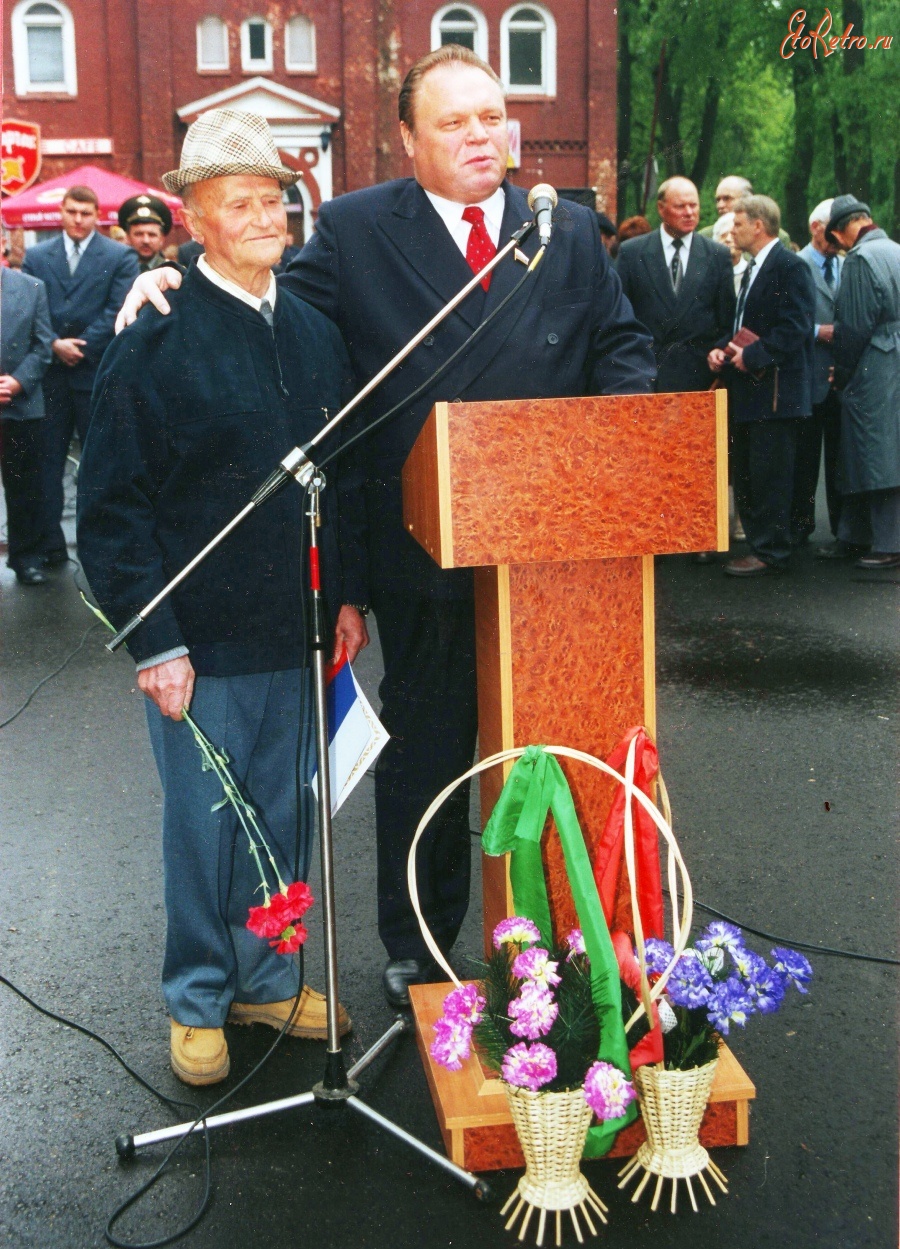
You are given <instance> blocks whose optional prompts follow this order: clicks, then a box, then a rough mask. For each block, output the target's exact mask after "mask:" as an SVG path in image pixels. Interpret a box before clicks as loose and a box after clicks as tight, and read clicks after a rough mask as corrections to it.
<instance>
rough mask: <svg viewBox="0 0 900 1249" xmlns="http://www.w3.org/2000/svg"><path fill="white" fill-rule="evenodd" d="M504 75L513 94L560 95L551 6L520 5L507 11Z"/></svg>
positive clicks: (502, 39)
mask: <svg viewBox="0 0 900 1249" xmlns="http://www.w3.org/2000/svg"><path fill="white" fill-rule="evenodd" d="M500 77H501V78H502V79H503V84H504V86H505V87H506V89H507V91H509V93H510V94H511V95H555V94H556V22H555V21H554V20H553V16H552V14H550V13H549V12H548V11H547V9H544V8H539V7H538V6H537V5H531V4H529V5H517V6H516V7H515V8H514V9H508V10H507V11H506V13H504V15H503V17H502V18H501V19H500Z"/></svg>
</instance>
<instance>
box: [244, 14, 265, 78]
mask: <svg viewBox="0 0 900 1249" xmlns="http://www.w3.org/2000/svg"><path fill="white" fill-rule="evenodd" d="M271 68H272V27H271V26H270V25H269V23H268V22H267V21H266V19H265V18H264V17H250V18H248V19H247V21H246V22H244V23H243V25H242V26H241V69H244V70H248V71H250V72H251V73H254V74H255V73H258V72H259V71H260V70H261V69H264V70H270V69H271Z"/></svg>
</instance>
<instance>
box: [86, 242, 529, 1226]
mask: <svg viewBox="0 0 900 1249" xmlns="http://www.w3.org/2000/svg"><path fill="white" fill-rule="evenodd" d="M534 228H535V223H534V222H533V221H529V222H526V224H525V225H523V226H522V227H521V228H520V229H518V230H517V231H516V232H515V233H514V234H513V235H512V237H511V238H510V240H509V242H508V243H507V244H506V245H505V246H504V247H503V248H502V250H500V251H498V252H497V253H496V254H495V255H494V256H493V257H492V258H491V259H490V260H489V261H488V263H487V264H486V265H485V266H484V268H483V269H482V270H481V271H480V272H479V273H477V274H475V276H474V277H473V278H472V279H471V281H469V282H467V283H466V285H465V286H464V287H463V288H462V290H460V291H459V292H458V294H456V295H455V296H454V297H453V298H452V299H451V300H450V302H449V303H447V304H446V305H445V306H444V307H443V308H442V309H441V310H440V311H439V312H438V313H437V314H436V315H435V316H434V317H432V319H431V320H430V321H429V322H428V324H427V325H425V326H423V327H422V329H421V330H419V332H418V333H417V334H416V335H415V337H413V338H412V339H410V341H409V342H408V343H407V344H406V346H405V347H402V348H401V349H400V351H398V352H397V354H396V355H395V356H394V357H393V358H392V359H391V360H389V361H388V363H387V364H386V365H385V366H384V368H383V369H381V371H380V372H379V373H377V374H376V375H375V376H374V377H373V378H372V379H371V380H370V381H369V382H367V383H366V385H365V386H364V387H363V388H362V390H360V391H359V392H358V394H356V395H355V396H354V397H353V398H352V399H351V400H350V402H349V403H347V404H346V405H345V406H344V407H343V408H342V409H341V410H340V411H339V412H338V413H337V414H336V415H335V416H334V417H332V419H331V420H330V421H329V422H328V423H327V424H326V425H325V426H323V428H322V429H321V430H320V431H319V432H318V433H317V434H316V435H315V437H314V438H312V439H311V440H310V442H308V443H307V444H306V445H305V446H304V447H295V448H294V449H293V450H292V451H290V452H289V453H288V454H287V455H286V456H285V458H284V459H283V460H282V461H281V463H280V464H279V466H278V468H277V469H276V470H275V471H274V472H273V473H272V474H271V476H270V477H269V478H267V480H266V481H265V482H264V483H263V485H262V486H260V488H259V489H258V490H257V491H256V493H255V494H254V495H253V497H252V498H251V499H250V501H249V502H248V503H247V504H246V505H245V506H244V508H242V510H241V511H240V512H238V513H237V515H236V516H234V517H233V518H232V519H231V520H230V521H229V522H228V524H227V525H226V526H225V527H224V528H223V529H221V530H220V531H219V533H218V534H216V536H215V537H214V538H213V539H212V540H211V541H210V542H208V543H207V544H206V546H205V547H204V548H203V549H202V550H201V551H200V552H199V553H198V554H197V555H195V556H194V558H193V559H192V560H190V562H189V563H187V564H186V565H185V566H184V568H183V569H182V570H181V571H180V572H179V573H178V574H177V575H176V576H175V577H173V578H172V580H171V581H170V582H169V583H168V585H167V586H165V588H164V589H162V590H160V592H159V593H158V594H157V595H156V596H155V597H154V598H153V599H151V600H150V602H149V603H148V604H147V605H146V607H144V608H142V609H141V611H139V612H138V613H137V614H136V615H135V616H133V617H132V618H131V620H129V622H128V623H127V624H126V625H125V627H124V628H123V629H122V630H121V631H120V632H119V633H117V634H116V636H115V637H114V638H113V639H112V640H111V641H110V642H108V643H107V645H106V649H107V650H108V651H115V650H117V649H118V647H119V646H121V645H122V643H123V642H124V641H125V639H126V638H127V637H129V636H130V634H132V633H133V632H134V630H135V629H137V628H138V627H139V626H140V625H141V624H142V623H143V622H144V621H145V620H146V619H147V617H148V616H149V615H150V614H151V613H152V612H153V611H154V610H155V608H156V607H158V606H159V604H160V603H162V602H163V601H164V600H165V599H166V598H168V596H169V595H170V594H171V593H172V591H173V590H174V589H175V588H176V587H177V586H178V585H180V584H181V582H182V581H184V580H185V578H186V577H188V576H189V575H190V574H191V572H193V570H194V569H195V568H196V567H197V566H198V565H199V564H201V563H202V562H203V560H205V559H206V557H207V555H209V554H210V552H211V551H213V550H214V549H215V548H216V547H217V546H218V545H219V543H220V542H222V541H223V540H224V539H225V538H226V537H227V536H228V534H230V533H231V532H232V531H233V530H234V529H236V528H237V526H238V525H239V524H240V523H241V521H243V520H245V519H246V517H247V516H249V515H250V513H251V512H252V511H254V510H255V509H256V508H257V507H259V506H260V505H261V504H262V503H264V502H265V501H266V500H267V499H269V498H271V496H272V495H273V494H275V492H276V491H277V490H279V489H280V488H281V486H282V485H284V483H285V482H286V481H288V479H289V478H291V477H293V478H294V479H295V480H296V481H297V482H298V484H299V485H300V486H301V487H302V488H303V489H304V490H305V491H306V492H307V495H308V502H309V506H308V509H307V511H306V518H307V520H308V523H309V599H310V612H309V618H310V619H309V629H310V651H311V654H312V669H313V671H312V677H313V693H314V709H315V732H316V755H317V764H318V793H317V822H318V832H319V843H320V847H321V863H322V902H323V908H322V909H323V914H322V922H323V927H324V935H325V997H326V1014H327V1032H328V1040H327V1048H326V1056H325V1074H324V1076H323V1078H322V1080H321V1081H320V1082H319V1083H318V1084H316V1085H314V1086H313V1088H312V1090H311V1091H309V1092H306V1093H300V1094H298V1095H296V1096H294V1097H284V1098H280V1099H279V1100H277V1101H272V1102H266V1103H263V1104H261V1105H256V1106H248V1107H245V1108H244V1109H242V1110H232V1111H226V1112H225V1113H223V1114H217V1115H211V1116H210V1117H209V1118H206V1119H201V1120H199V1121H198V1122H196V1123H180V1124H176V1125H174V1126H172V1127H167V1128H159V1129H157V1130H156V1131H152V1132H142V1133H138V1134H132V1133H123V1134H122V1135H120V1136H118V1137H117V1138H116V1152H117V1153H118V1155H119V1157H120V1158H122V1159H126V1160H127V1159H131V1158H133V1157H134V1154H135V1152H136V1151H137V1150H138V1149H143V1148H145V1147H146V1146H148V1145H155V1144H159V1143H160V1142H162V1141H169V1140H173V1139H175V1138H177V1137H180V1136H185V1135H189V1134H192V1133H197V1132H202V1131H203V1130H204V1128H206V1129H209V1128H218V1127H226V1126H228V1125H229V1124H232V1123H240V1122H242V1121H244V1120H246V1119H254V1118H258V1117H261V1116H263V1115H269V1114H274V1113H276V1112H279V1111H282V1110H292V1109H296V1108H297V1107H300V1106H306V1105H310V1104H311V1103H316V1104H318V1105H321V1106H330V1107H334V1106H338V1107H341V1106H349V1107H350V1108H352V1109H353V1110H355V1111H356V1112H357V1113H359V1114H361V1115H363V1116H364V1117H365V1118H367V1119H369V1120H370V1121H371V1122H373V1123H375V1124H377V1125H378V1126H379V1127H380V1128H382V1129H383V1130H384V1131H386V1132H389V1133H390V1134H391V1135H393V1136H395V1137H397V1138H398V1139H399V1140H402V1141H405V1142H406V1144H407V1145H410V1146H411V1147H412V1148H413V1149H415V1150H417V1151H418V1153H420V1154H421V1155H422V1156H423V1157H425V1158H427V1159H429V1160H430V1161H431V1162H434V1163H436V1164H437V1165H438V1166H439V1167H442V1168H443V1169H444V1170H445V1171H447V1172H449V1173H450V1174H451V1175H452V1176H453V1177H454V1178H455V1179H457V1180H459V1181H460V1182H461V1183H462V1184H464V1185H465V1186H466V1187H467V1188H469V1189H470V1190H471V1191H472V1192H473V1193H474V1195H475V1196H476V1197H477V1198H478V1199H479V1200H480V1201H489V1200H490V1199H491V1197H492V1195H493V1194H492V1192H491V1188H490V1185H489V1184H488V1183H487V1182H486V1181H485V1180H483V1179H480V1178H479V1177H478V1176H476V1175H473V1174H472V1173H471V1172H470V1171H466V1170H464V1169H463V1168H462V1167H460V1166H457V1164H456V1163H455V1162H452V1161H451V1160H450V1159H449V1158H446V1157H444V1155H443V1154H439V1153H438V1152H437V1151H436V1150H434V1149H431V1148H430V1146H428V1145H426V1144H425V1143H424V1142H423V1141H420V1140H418V1139H417V1138H416V1137H414V1136H411V1135H410V1134H409V1133H408V1132H406V1131H404V1129H403V1128H401V1127H400V1126H399V1125H398V1124H396V1123H393V1122H392V1121H391V1120H390V1119H387V1118H385V1117H384V1116H383V1115H381V1114H379V1113H378V1111H376V1110H373V1109H372V1107H371V1106H369V1105H367V1104H366V1103H365V1102H363V1101H360V1100H359V1098H358V1097H357V1096H356V1094H357V1093H358V1091H359V1085H358V1084H357V1083H356V1079H355V1077H356V1076H357V1075H359V1074H360V1073H361V1072H362V1071H364V1070H365V1069H366V1067H368V1066H369V1065H370V1064H371V1063H372V1062H374V1060H375V1059H376V1058H377V1057H378V1056H379V1055H380V1054H381V1053H382V1052H383V1051H384V1050H385V1049H387V1047H388V1046H389V1045H390V1044H391V1043H392V1042H393V1041H394V1040H395V1039H396V1038H397V1037H399V1036H401V1035H402V1034H403V1033H405V1032H410V1031H411V1030H412V1020H411V1019H410V1018H409V1017H408V1016H404V1015H398V1016H397V1018H396V1019H395V1020H394V1023H393V1024H392V1025H391V1027H390V1028H389V1029H388V1030H387V1032H385V1033H384V1035H383V1036H381V1037H380V1038H379V1039H378V1040H377V1041H376V1042H375V1044H374V1045H373V1046H371V1048H370V1049H368V1050H367V1051H366V1053H365V1054H363V1056H362V1058H360V1059H359V1061H358V1062H356V1063H355V1064H354V1065H353V1066H352V1067H351V1068H350V1070H349V1071H347V1070H346V1069H345V1065H344V1055H343V1050H342V1048H341V1038H340V1029H339V1024H338V954H337V925H336V917H335V904H334V853H333V841H332V822H331V775H330V769H329V754H328V716H327V704H326V693H325V665H326V647H327V646H328V638H327V635H326V625H325V609H324V602H323V599H322V590H321V579H320V570H319V544H318V533H317V530H318V526H319V522H320V517H321V492H322V490H323V489H324V487H325V478H324V475H323V473H322V471H321V470H320V469H318V468H317V467H316V465H315V464H314V463H313V461H312V460H311V459H310V458H309V456H308V454H307V452H310V451H312V450H314V448H315V447H316V446H318V444H319V443H321V442H322V441H324V439H325V438H327V436H328V435H329V434H330V433H331V432H332V430H334V429H335V428H336V427H337V426H338V425H339V424H340V423H341V422H342V421H343V420H344V419H345V418H346V416H347V415H348V414H349V413H350V412H351V411H353V409H354V408H356V407H357V406H358V405H359V404H360V403H361V402H362V400H363V399H364V398H365V397H366V396H367V395H368V394H370V392H371V391H372V390H374V389H375V387H376V386H377V385H379V383H380V382H382V381H383V380H384V378H385V377H387V376H388V374H389V373H391V372H392V371H393V370H394V369H395V368H396V367H397V365H398V364H400V362H401V361H402V360H404V359H405V358H406V357H407V356H408V355H409V353H410V352H411V351H412V350H413V349H414V348H415V347H416V346H417V345H418V344H419V343H420V342H421V341H422V339H423V338H425V337H426V336H427V335H428V334H429V333H431V331H432V330H433V329H434V328H435V326H437V325H439V324H440V323H441V322H442V321H443V320H444V319H445V317H447V316H448V315H449V314H450V313H451V312H452V311H453V309H454V308H456V307H457V305H458V304H459V303H461V302H462V300H463V299H465V298H466V296H467V295H468V294H469V293H470V292H471V291H473V290H474V289H475V287H476V286H477V285H478V284H479V283H480V282H481V281H482V279H483V278H484V277H485V275H486V274H488V273H490V272H491V270H492V269H494V268H495V266H496V265H498V264H499V263H500V261H501V260H502V259H503V258H504V257H505V256H506V255H508V253H509V252H510V251H512V250H513V249H514V248H515V247H517V246H518V244H519V243H520V242H522V241H523V240H524V239H525V238H526V237H527V236H528V235H529V234H530V233H531V232H532V231H533V230H534ZM545 250H546V243H542V244H541V247H540V248H539V249H538V251H537V253H536V254H535V256H534V259H533V260H531V261H530V263H529V267H528V271H529V272H533V271H534V270H535V269H536V268H537V266H538V264H539V263H540V260H541V258H542V257H543V254H544V251H545Z"/></svg>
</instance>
